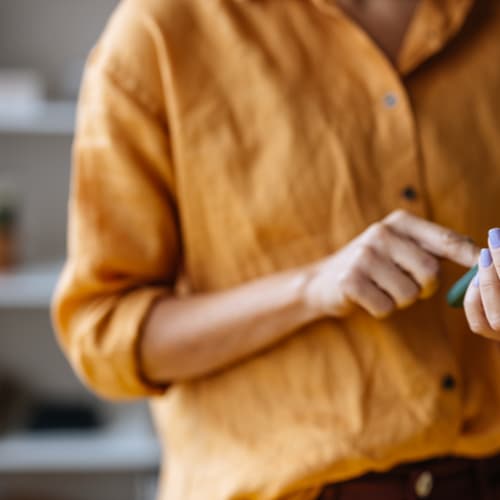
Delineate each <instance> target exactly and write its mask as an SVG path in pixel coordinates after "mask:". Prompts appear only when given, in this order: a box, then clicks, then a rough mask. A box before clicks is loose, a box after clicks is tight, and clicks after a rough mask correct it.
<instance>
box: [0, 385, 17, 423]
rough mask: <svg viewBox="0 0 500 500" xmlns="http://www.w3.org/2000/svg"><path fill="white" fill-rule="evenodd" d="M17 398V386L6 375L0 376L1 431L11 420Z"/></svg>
mask: <svg viewBox="0 0 500 500" xmlns="http://www.w3.org/2000/svg"><path fill="white" fill-rule="evenodd" d="M15 399H16V386H15V385H14V383H13V382H12V381H11V380H10V379H9V378H7V377H5V376H0V408H1V409H2V411H1V412H0V433H1V432H2V431H4V430H5V429H6V427H7V424H8V422H9V419H10V416H11V413H12V409H13V406H14V401H15Z"/></svg>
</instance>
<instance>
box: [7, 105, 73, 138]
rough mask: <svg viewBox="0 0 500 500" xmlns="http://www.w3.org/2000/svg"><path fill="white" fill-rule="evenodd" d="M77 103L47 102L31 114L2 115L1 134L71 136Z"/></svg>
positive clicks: (35, 108) (31, 111)
mask: <svg viewBox="0 0 500 500" xmlns="http://www.w3.org/2000/svg"><path fill="white" fill-rule="evenodd" d="M75 115H76V103H75V102H72V101H46V102H41V103H37V105H36V106H34V107H33V109H30V110H29V112H27V111H26V110H23V112H19V113H12V112H11V113H6V112H2V113H0V134H35V135H63V136H64V135H69V136H71V135H72V134H73V132H74V128H75Z"/></svg>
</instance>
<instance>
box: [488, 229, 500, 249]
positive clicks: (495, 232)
mask: <svg viewBox="0 0 500 500" xmlns="http://www.w3.org/2000/svg"><path fill="white" fill-rule="evenodd" d="M488 236H489V239H490V243H491V246H492V247H493V248H500V228H497V227H496V228H495V229H490V230H489V232H488Z"/></svg>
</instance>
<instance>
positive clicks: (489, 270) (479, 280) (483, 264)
mask: <svg viewBox="0 0 500 500" xmlns="http://www.w3.org/2000/svg"><path fill="white" fill-rule="evenodd" d="M488 236H489V238H488V246H489V248H483V249H482V250H481V255H480V256H479V271H478V273H477V275H476V277H475V278H474V279H473V280H472V283H471V284H470V286H469V288H468V290H467V294H466V295H465V300H464V308H465V315H466V316H467V321H468V322H469V326H470V328H471V330H472V331H473V332H474V333H477V334H479V335H482V336H483V337H486V338H489V339H493V340H500V229H491V230H490V231H489V233H488Z"/></svg>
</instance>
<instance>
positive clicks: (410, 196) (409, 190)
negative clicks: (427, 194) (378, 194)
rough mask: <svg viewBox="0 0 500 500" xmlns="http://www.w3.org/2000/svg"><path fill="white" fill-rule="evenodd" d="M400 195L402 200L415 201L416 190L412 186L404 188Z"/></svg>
mask: <svg viewBox="0 0 500 500" xmlns="http://www.w3.org/2000/svg"><path fill="white" fill-rule="evenodd" d="M401 194H402V196H403V198H405V199H407V200H408V201H415V200H416V199H417V196H418V194H417V190H416V189H415V188H414V187H412V186H406V187H405V188H404V189H403V191H402V192H401Z"/></svg>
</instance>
